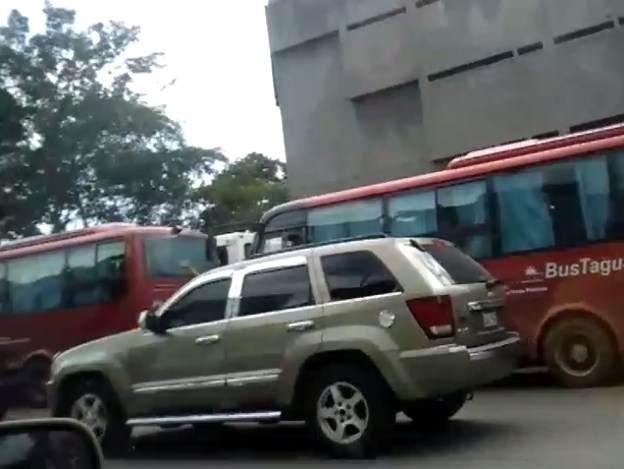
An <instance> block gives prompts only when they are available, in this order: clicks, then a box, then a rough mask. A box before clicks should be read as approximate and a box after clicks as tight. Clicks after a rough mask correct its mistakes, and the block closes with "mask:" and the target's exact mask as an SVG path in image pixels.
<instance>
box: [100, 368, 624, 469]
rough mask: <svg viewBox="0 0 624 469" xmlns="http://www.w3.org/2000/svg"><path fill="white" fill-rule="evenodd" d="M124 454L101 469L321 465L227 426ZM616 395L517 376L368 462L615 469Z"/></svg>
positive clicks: (290, 436) (176, 435) (292, 437)
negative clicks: (444, 423) (452, 416)
mask: <svg viewBox="0 0 624 469" xmlns="http://www.w3.org/2000/svg"><path fill="white" fill-rule="evenodd" d="M139 433H140V435H139V436H138V437H137V438H136V439H135V441H136V447H135V451H134V454H133V455H132V457H131V458H130V459H127V460H109V461H107V464H106V467H107V468H111V469H130V468H154V469H159V468H176V469H178V468H180V469H183V468H205V467H210V466H211V465H216V464H218V463H220V462H226V463H228V465H230V464H232V463H234V464H235V465H236V466H241V465H242V466H254V467H258V466H259V467H275V466H276V465H277V466H282V465H286V464H289V465H290V466H291V467H292V465H293V464H297V466H302V467H308V466H311V465H312V466H316V465H320V464H327V463H328V462H327V461H324V460H323V458H322V457H321V456H320V455H319V453H318V452H317V451H316V450H315V448H314V446H313V445H312V443H311V442H310V440H309V439H308V437H307V434H306V431H305V429H304V428H303V427H302V426H300V425H276V426H258V425H239V426H227V427H225V428H224V429H223V430H220V431H218V432H216V433H215V434H213V435H209V436H206V435H204V436H202V435H198V434H197V433H195V432H193V431H192V430H190V429H177V430H168V431H158V432H147V433H146V431H145V430H140V431H139ZM622 460H624V387H611V388H602V389H588V390H562V389H557V388H555V387H553V386H550V385H548V384H547V383H546V382H545V381H544V380H543V379H536V378H527V377H522V376H520V377H517V378H514V380H513V381H511V382H508V383H506V384H505V385H502V386H498V387H495V388H490V389H486V390H481V391H479V392H478V393H477V394H476V395H475V399H474V400H473V401H472V402H470V403H468V405H467V406H466V407H465V408H464V409H463V410H462V411H461V412H460V413H459V414H458V415H457V417H456V418H455V419H453V421H451V422H450V423H449V424H448V426H447V427H446V428H445V429H444V430H439V431H435V432H433V431H430V432H419V431H417V430H416V429H415V428H413V427H411V426H410V425H409V423H404V424H401V425H400V427H399V431H398V436H397V438H396V441H395V444H394V445H393V447H392V448H391V450H390V453H389V454H388V455H386V456H384V457H383V458H382V459H381V460H378V461H375V462H374V463H361V464H358V466H359V467H369V466H371V465H374V466H378V465H379V464H385V463H388V464H389V466H391V467H408V466H411V467H418V468H419V469H420V468H461V469H473V468H475V469H476V468H479V469H481V468H490V467H492V468H496V469H501V468H510V469H516V468H530V469H538V468H545V469H556V468H566V469H577V468H578V469H587V468H592V469H593V468H596V469H599V468H614V469H615V468H618V469H619V468H621V467H622V462H621V461H622Z"/></svg>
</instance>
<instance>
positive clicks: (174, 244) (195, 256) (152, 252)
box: [143, 236, 214, 277]
mask: <svg viewBox="0 0 624 469" xmlns="http://www.w3.org/2000/svg"><path fill="white" fill-rule="evenodd" d="M205 246H206V240H205V239H204V238H200V237H189V236H187V237H184V236H177V237H172V236H166V237H148V238H145V239H144V240H143V250H144V256H145V268H146V271H147V275H148V276H149V277H185V276H189V275H193V274H194V273H202V272H205V271H207V270H209V269H210V268H212V267H214V266H213V265H212V264H211V263H209V262H208V261H207V260H206V255H205Z"/></svg>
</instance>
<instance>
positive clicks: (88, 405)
mask: <svg viewBox="0 0 624 469" xmlns="http://www.w3.org/2000/svg"><path fill="white" fill-rule="evenodd" d="M59 416H61V417H69V418H72V419H74V420H78V421H79V422H81V423H83V424H84V425H86V426H87V427H88V428H89V430H91V432H92V433H93V434H94V435H95V437H96V438H97V440H98V441H99V443H100V445H102V450H103V452H104V453H105V454H106V455H109V456H115V455H121V454H124V453H125V452H126V450H127V449H128V448H129V443H130V428H129V427H128V426H127V425H126V424H125V418H124V414H123V411H122V410H121V407H120V406H119V403H118V402H117V398H116V396H115V395H114V394H113V392H112V391H111V389H110V386H108V384H107V383H106V382H104V381H103V380H101V379H87V380H84V381H80V382H78V383H77V384H76V385H75V386H72V388H71V389H70V390H69V392H68V393H67V395H66V396H65V397H63V398H62V402H61V403H60V407H59Z"/></svg>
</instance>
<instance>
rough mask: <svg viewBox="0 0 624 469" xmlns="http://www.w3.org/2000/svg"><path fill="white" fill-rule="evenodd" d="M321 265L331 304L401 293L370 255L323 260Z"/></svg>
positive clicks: (357, 254)
mask: <svg viewBox="0 0 624 469" xmlns="http://www.w3.org/2000/svg"><path fill="white" fill-rule="evenodd" d="M321 265H322V266H323V273H324V274H325V281H326V282H327V288H328V289H329V296H330V298H331V300H332V301H341V300H351V299H354V298H365V297H367V296H375V295H383V294H386V293H392V292H396V291H402V288H401V285H399V283H398V282H397V280H396V279H395V278H394V276H393V275H392V273H391V272H390V271H389V270H388V268H387V267H386V266H385V265H384V263H383V262H381V260H380V259H379V258H378V257H377V256H376V255H375V254H373V253H372V252H370V251H356V252H347V253H343V254H332V255H329V256H323V257H321Z"/></svg>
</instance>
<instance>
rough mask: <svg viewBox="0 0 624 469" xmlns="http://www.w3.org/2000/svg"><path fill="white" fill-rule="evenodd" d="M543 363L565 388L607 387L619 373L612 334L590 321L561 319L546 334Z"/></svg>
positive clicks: (584, 319) (587, 319) (580, 318)
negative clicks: (610, 380) (617, 371)
mask: <svg viewBox="0 0 624 469" xmlns="http://www.w3.org/2000/svg"><path fill="white" fill-rule="evenodd" d="M544 361H545V362H546V365H547V366H548V369H549V371H550V373H551V374H552V375H553V376H554V377H555V379H556V380H557V381H558V382H559V384H561V385H562V386H565V387H568V388H586V387H593V386H600V385H603V384H606V383H607V382H608V381H609V379H610V378H612V377H613V375H614V374H615V372H616V365H617V352H616V348H615V346H614V344H613V340H612V339H611V336H610V335H609V333H608V332H607V331H606V330H605V329H604V327H602V326H601V325H600V324H598V323H597V322H596V321H594V320H592V319H589V318H582V317H578V318H572V319H564V320H561V321H559V322H557V323H555V325H554V326H553V327H551V328H550V329H549V330H548V332H547V333H546V337H545V339H544Z"/></svg>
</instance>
